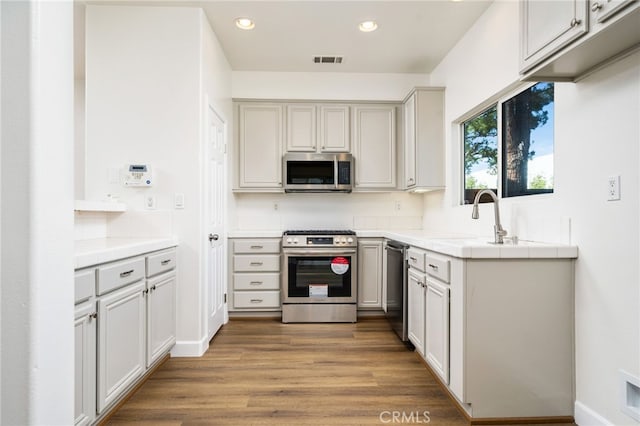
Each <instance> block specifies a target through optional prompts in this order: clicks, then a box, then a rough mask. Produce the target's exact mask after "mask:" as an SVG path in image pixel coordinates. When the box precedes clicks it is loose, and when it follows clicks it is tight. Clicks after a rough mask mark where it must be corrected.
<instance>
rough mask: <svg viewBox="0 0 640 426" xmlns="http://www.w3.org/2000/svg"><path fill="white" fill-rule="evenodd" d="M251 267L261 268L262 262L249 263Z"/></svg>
mask: <svg viewBox="0 0 640 426" xmlns="http://www.w3.org/2000/svg"><path fill="white" fill-rule="evenodd" d="M250 265H251V266H262V262H251V263H250Z"/></svg>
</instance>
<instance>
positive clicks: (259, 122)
mask: <svg viewBox="0 0 640 426" xmlns="http://www.w3.org/2000/svg"><path fill="white" fill-rule="evenodd" d="M283 109H284V106H283V105H282V104H275V103H241V104H239V105H238V109H237V114H238V116H237V123H238V133H237V134H238V155H237V163H238V168H237V170H238V175H237V179H236V180H237V184H236V187H235V188H234V189H235V190H236V191H242V190H250V191H277V192H280V191H282V149H283V138H284V132H283V121H284V118H283Z"/></svg>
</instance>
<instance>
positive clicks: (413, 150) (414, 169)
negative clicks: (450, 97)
mask: <svg viewBox="0 0 640 426" xmlns="http://www.w3.org/2000/svg"><path fill="white" fill-rule="evenodd" d="M403 108H404V114H403V118H404V149H403V153H404V158H403V160H404V180H403V183H402V184H401V185H400V186H401V189H406V190H410V191H418V190H420V191H432V190H438V189H444V187H445V178H444V170H445V168H444V162H445V159H444V90H443V89H441V88H416V89H414V90H413V91H412V92H411V94H410V95H409V97H408V98H407V99H406V100H405V102H404V106H403Z"/></svg>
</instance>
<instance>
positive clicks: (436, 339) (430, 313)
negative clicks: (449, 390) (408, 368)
mask: <svg viewBox="0 0 640 426" xmlns="http://www.w3.org/2000/svg"><path fill="white" fill-rule="evenodd" d="M425 311H426V315H425V345H424V347H425V350H424V352H425V359H426V360H427V362H428V363H429V365H431V367H432V368H433V369H434V370H435V372H436V373H438V375H439V376H440V378H442V381H443V382H444V383H446V384H449V286H448V285H446V284H442V283H440V282H438V281H437V280H434V279H432V278H427V294H426V305H425Z"/></svg>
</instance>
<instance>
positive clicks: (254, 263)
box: [233, 254, 280, 272]
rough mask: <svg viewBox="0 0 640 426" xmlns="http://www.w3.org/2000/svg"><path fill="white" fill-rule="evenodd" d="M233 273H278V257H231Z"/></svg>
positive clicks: (276, 255) (270, 255)
mask: <svg viewBox="0 0 640 426" xmlns="http://www.w3.org/2000/svg"><path fill="white" fill-rule="evenodd" d="M233 270H234V272H253V271H256V272H280V255H279V254H265V255H262V256H260V255H258V256H249V255H239V256H233Z"/></svg>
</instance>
